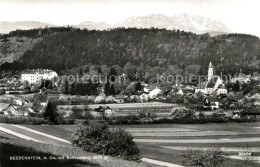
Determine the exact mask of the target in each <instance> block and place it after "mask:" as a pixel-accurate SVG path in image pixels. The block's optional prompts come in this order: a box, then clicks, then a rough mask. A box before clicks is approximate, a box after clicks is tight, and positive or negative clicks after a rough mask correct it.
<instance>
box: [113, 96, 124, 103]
mask: <svg viewBox="0 0 260 167" xmlns="http://www.w3.org/2000/svg"><path fill="white" fill-rule="evenodd" d="M115 102H116V103H124V102H125V96H124V95H116V96H115Z"/></svg>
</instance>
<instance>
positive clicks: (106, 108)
mask: <svg viewBox="0 0 260 167" xmlns="http://www.w3.org/2000/svg"><path fill="white" fill-rule="evenodd" d="M95 111H96V112H99V113H104V114H105V115H106V116H111V115H112V114H114V110H112V109H111V108H110V107H109V106H99V107H98V108H95Z"/></svg>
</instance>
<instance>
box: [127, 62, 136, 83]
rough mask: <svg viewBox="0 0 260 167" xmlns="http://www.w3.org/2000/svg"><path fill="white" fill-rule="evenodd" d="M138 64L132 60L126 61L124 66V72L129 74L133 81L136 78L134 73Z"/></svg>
mask: <svg viewBox="0 0 260 167" xmlns="http://www.w3.org/2000/svg"><path fill="white" fill-rule="evenodd" d="M136 69H137V68H136V66H135V65H134V64H132V63H130V62H128V63H126V65H125V67H124V72H125V73H126V74H127V76H128V77H129V79H130V80H131V81H133V80H134V79H136V78H134V74H135V73H136Z"/></svg>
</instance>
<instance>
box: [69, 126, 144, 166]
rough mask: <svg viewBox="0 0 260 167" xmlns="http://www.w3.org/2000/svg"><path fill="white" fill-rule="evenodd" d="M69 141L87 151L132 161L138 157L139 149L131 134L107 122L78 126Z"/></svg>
mask: <svg viewBox="0 0 260 167" xmlns="http://www.w3.org/2000/svg"><path fill="white" fill-rule="evenodd" d="M71 142H72V144H73V145H74V146H76V147H79V148H82V149H84V150H85V151H87V152H94V153H98V154H103V155H110V156H115V157H121V158H123V159H126V160H132V161H137V160H139V159H140V151H139V149H138V147H137V145H136V144H135V142H134V141H133V137H132V135H131V134H129V133H127V132H126V131H124V130H122V129H119V128H114V129H111V128H110V127H109V126H108V124H107V123H93V122H90V123H89V124H87V125H86V126H84V127H81V128H78V129H77V131H76V133H75V134H74V135H73V138H72V141H71Z"/></svg>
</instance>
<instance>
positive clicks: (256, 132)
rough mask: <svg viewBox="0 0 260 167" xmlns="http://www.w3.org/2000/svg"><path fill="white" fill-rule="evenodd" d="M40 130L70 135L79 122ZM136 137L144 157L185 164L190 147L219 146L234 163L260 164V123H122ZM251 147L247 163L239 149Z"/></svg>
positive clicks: (31, 126) (65, 135) (64, 136)
mask: <svg viewBox="0 0 260 167" xmlns="http://www.w3.org/2000/svg"><path fill="white" fill-rule="evenodd" d="M27 127H30V128H32V129H37V130H38V131H42V132H46V133H51V134H53V135H56V136H59V137H62V138H69V137H70V134H71V133H72V132H73V131H75V130H76V128H77V126H75V125H66V126H63V125H56V126H49V125H46V126H35V125H27ZM114 127H121V128H123V129H125V130H126V131H128V132H130V133H131V134H132V135H133V136H134V140H135V141H136V142H137V144H138V147H139V148H140V150H141V153H142V156H143V157H145V158H150V159H154V160H159V161H164V162H169V163H173V164H179V165H182V162H181V160H180V158H179V154H180V152H181V151H182V150H185V149H187V148H194V147H198V148H201V149H202V150H203V149H206V148H212V147H218V148H220V149H222V150H223V151H225V152H226V153H228V154H229V155H230V157H232V159H231V166H241V167H242V166H259V157H260V123H258V122H257V123H227V124H226V123H225V124H199V125H198V124H196V125H193V124H192V125H191V124H185V125H180V124H167V125H165V124H160V125H122V126H114ZM247 147H248V148H249V149H250V150H251V153H252V157H251V158H252V159H251V160H250V162H248V163H247V164H246V161H245V160H244V157H240V156H238V154H239V152H243V151H245V149H246V148H247Z"/></svg>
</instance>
